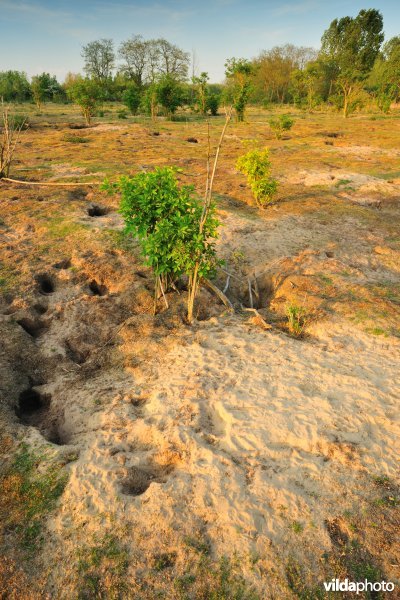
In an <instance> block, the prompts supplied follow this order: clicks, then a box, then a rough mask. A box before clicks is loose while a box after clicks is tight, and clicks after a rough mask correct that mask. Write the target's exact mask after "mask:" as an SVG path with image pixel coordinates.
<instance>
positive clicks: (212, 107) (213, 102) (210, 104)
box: [206, 94, 219, 117]
mask: <svg viewBox="0 0 400 600" xmlns="http://www.w3.org/2000/svg"><path fill="white" fill-rule="evenodd" d="M206 107H207V110H209V111H210V113H211V114H212V115H213V116H214V117H215V116H216V115H217V114H218V109H219V97H218V96H217V95H216V94H209V96H208V97H207V102H206Z"/></svg>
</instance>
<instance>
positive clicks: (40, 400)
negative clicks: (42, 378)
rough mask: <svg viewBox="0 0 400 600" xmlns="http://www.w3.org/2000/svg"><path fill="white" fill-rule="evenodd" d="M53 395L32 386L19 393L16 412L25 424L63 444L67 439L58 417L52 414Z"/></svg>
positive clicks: (51, 439)
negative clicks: (64, 436) (62, 432)
mask: <svg viewBox="0 0 400 600" xmlns="http://www.w3.org/2000/svg"><path fill="white" fill-rule="evenodd" d="M50 405H51V395H50V394H47V393H41V392H39V391H38V390H35V388H33V387H30V388H28V389H26V390H24V391H23V392H21V394H20V395H19V399H18V404H17V407H16V409H15V414H16V415H17V417H18V418H19V420H20V421H21V423H23V424H24V425H30V426H31V427H36V428H37V429H38V430H39V431H40V433H41V434H42V435H43V437H44V438H45V439H46V440H47V441H49V442H51V443H52V444H57V445H58V446H61V445H63V444H65V443H66V440H65V439H64V438H63V436H62V435H61V432H60V429H59V425H58V422H57V420H56V419H54V417H52V416H51V414H50Z"/></svg>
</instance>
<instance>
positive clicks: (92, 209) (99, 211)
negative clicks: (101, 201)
mask: <svg viewBox="0 0 400 600" xmlns="http://www.w3.org/2000/svg"><path fill="white" fill-rule="evenodd" d="M108 212H109V210H108V208H106V207H105V206H99V205H98V204H92V205H91V206H89V208H88V209H87V213H88V215H89V217H104V215H106V214H108Z"/></svg>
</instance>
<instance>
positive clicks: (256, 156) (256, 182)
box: [236, 148, 278, 206]
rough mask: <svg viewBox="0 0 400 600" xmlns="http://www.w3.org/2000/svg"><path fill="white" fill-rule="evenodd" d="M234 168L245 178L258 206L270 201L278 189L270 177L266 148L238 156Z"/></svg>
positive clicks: (276, 183)
mask: <svg viewBox="0 0 400 600" xmlns="http://www.w3.org/2000/svg"><path fill="white" fill-rule="evenodd" d="M236 168H237V169H238V170H239V171H240V172H241V173H243V174H244V175H246V176H247V182H248V184H249V185H250V187H251V190H252V192H253V194H254V198H255V199H256V202H257V205H258V206H265V205H266V204H268V203H269V202H271V201H272V197H273V195H274V194H275V192H276V190H277V188H278V182H277V181H276V179H273V177H271V162H270V160H269V150H268V148H264V149H263V150H259V149H255V150H250V151H249V152H247V153H246V154H244V155H243V156H240V157H239V158H238V160H237V162H236Z"/></svg>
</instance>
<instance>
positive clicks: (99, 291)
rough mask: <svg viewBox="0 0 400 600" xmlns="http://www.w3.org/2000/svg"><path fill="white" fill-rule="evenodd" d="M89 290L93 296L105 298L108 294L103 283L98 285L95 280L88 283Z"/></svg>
mask: <svg viewBox="0 0 400 600" xmlns="http://www.w3.org/2000/svg"><path fill="white" fill-rule="evenodd" d="M89 289H90V291H91V292H92V294H93V296H106V295H107V294H108V288H107V286H105V285H104V284H103V283H98V282H97V281H96V280H95V279H92V281H91V282H90V283H89Z"/></svg>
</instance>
